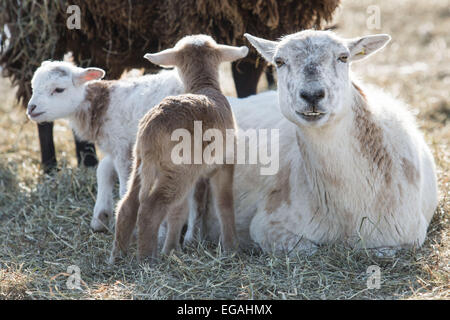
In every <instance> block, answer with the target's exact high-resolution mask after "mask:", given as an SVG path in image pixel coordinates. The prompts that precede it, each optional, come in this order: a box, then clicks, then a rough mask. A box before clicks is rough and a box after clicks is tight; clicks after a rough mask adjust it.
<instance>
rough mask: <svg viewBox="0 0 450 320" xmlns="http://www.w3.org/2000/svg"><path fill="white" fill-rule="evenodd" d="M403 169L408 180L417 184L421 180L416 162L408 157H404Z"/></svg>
mask: <svg viewBox="0 0 450 320" xmlns="http://www.w3.org/2000/svg"><path fill="white" fill-rule="evenodd" d="M402 169H403V173H404V174H405V177H406V180H408V182H409V183H410V184H417V181H418V180H419V171H417V169H416V167H415V166H414V164H413V163H412V162H411V161H409V160H408V159H406V158H402Z"/></svg>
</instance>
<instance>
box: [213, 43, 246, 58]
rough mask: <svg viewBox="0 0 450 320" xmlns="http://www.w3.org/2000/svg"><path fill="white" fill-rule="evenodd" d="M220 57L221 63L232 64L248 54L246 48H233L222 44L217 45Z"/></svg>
mask: <svg viewBox="0 0 450 320" xmlns="http://www.w3.org/2000/svg"><path fill="white" fill-rule="evenodd" d="M217 48H218V49H219V51H220V54H221V56H222V61H228V62H233V61H235V60H238V59H242V58H244V57H245V56H247V54H248V48H247V47H246V46H242V47H233V46H227V45H224V44H219V45H217Z"/></svg>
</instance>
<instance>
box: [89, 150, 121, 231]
mask: <svg viewBox="0 0 450 320" xmlns="http://www.w3.org/2000/svg"><path fill="white" fill-rule="evenodd" d="M114 177H115V170H114V163H113V160H112V158H111V156H106V157H105V158H103V159H102V160H101V161H100V163H99V165H98V168H97V199H96V201H95V206H94V216H93V217H92V220H91V228H92V229H93V230H94V231H96V232H100V231H106V230H108V226H109V224H110V221H111V219H112V216H113V211H114V201H113V188H114Z"/></svg>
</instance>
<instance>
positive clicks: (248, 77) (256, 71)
mask: <svg viewBox="0 0 450 320" xmlns="http://www.w3.org/2000/svg"><path fill="white" fill-rule="evenodd" d="M264 67H265V66H264V63H259V64H258V66H255V64H254V63H251V62H247V61H238V62H233V63H232V65H231V70H232V72H233V79H234V84H235V86H236V92H237V96H238V97H239V98H245V97H248V96H250V95H252V94H256V87H257V86H258V80H259V77H260V76H261V73H262V72H263V70H264Z"/></svg>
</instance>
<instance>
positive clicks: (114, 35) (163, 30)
mask: <svg viewBox="0 0 450 320" xmlns="http://www.w3.org/2000/svg"><path fill="white" fill-rule="evenodd" d="M339 2H340V0H302V1H276V0H266V1H257V2H256V3H255V1H253V0H242V1H237V0H224V1H215V0H185V1H182V2H180V1H177V0H165V1H143V0H131V1H122V0H110V1H98V0H88V1H86V0H72V1H68V0H61V1H46V2H44V3H37V2H36V1H32V0H22V1H2V2H0V26H4V25H7V26H8V28H9V30H10V32H11V34H12V36H11V37H10V38H9V39H8V37H7V36H6V34H5V30H3V31H2V37H1V40H0V41H1V43H0V65H1V66H2V67H3V74H4V75H5V76H8V77H11V78H12V81H13V83H14V84H15V85H17V86H18V92H17V96H18V98H19V99H21V100H22V101H23V102H25V104H26V102H27V101H29V99H30V97H31V87H30V81H31V78H32V75H33V72H34V71H35V70H36V69H37V68H38V67H39V65H40V64H41V62H42V61H45V60H62V58H63V55H64V54H65V53H66V52H69V51H72V52H73V54H74V62H75V63H76V64H77V65H79V66H81V67H87V66H96V67H99V68H102V69H104V70H106V71H107V75H108V78H109V79H117V78H118V77H119V76H120V75H121V74H122V72H123V71H124V70H126V69H130V68H145V69H146V70H147V71H151V69H149V65H148V64H146V63H145V61H143V59H142V56H143V55H144V53H145V52H148V51H153V52H156V51H160V50H161V49H164V48H168V47H171V46H172V45H173V44H174V43H175V42H176V41H177V40H178V39H180V38H181V37H182V36H183V35H185V34H196V33H206V34H210V35H211V36H213V37H214V38H215V39H216V40H217V41H218V42H220V43H226V44H229V45H235V46H241V45H243V44H244V39H243V37H242V35H243V34H244V32H251V33H253V34H257V35H260V36H265V37H270V38H276V37H279V36H281V35H282V34H286V33H290V32H293V31H294V30H299V29H306V28H311V27H316V28H318V27H320V26H321V24H323V23H324V22H326V21H330V20H331V18H332V14H333V12H334V11H335V9H336V8H337V6H338V5H339ZM70 5H77V6H78V7H79V8H80V12H81V17H80V18H81V19H80V25H79V27H80V29H76V28H75V29H68V28H67V26H66V21H67V19H68V18H70V14H74V13H76V11H70V13H69V14H68V13H67V10H68V7H69V6H70ZM71 19H72V18H71ZM70 21H72V22H74V20H70ZM75 26H76V24H75ZM8 41H9V45H6V42H8ZM263 69H264V64H263V63H261V62H259V61H258V56H257V55H256V52H255V51H251V52H250V54H249V56H248V57H247V58H246V59H245V60H243V61H240V62H239V63H234V64H233V75H234V79H235V83H236V89H237V93H238V95H239V96H240V97H244V96H248V95H250V94H254V93H255V91H256V85H257V81H258V79H259V76H260V74H261V72H262V71H263ZM52 128H53V125H52V124H51V123H49V124H40V125H39V126H38V129H39V137H40V144H41V155H42V163H43V165H44V168H51V167H54V166H55V165H56V158H55V149H54V145H53V137H52ZM89 148H93V146H92V145H86V144H85V143H82V142H78V143H77V154H78V155H79V159H81V158H82V153H87V157H86V160H87V164H94V163H95V161H94V160H95V159H94V158H93V156H92V152H87V151H86V149H89Z"/></svg>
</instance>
